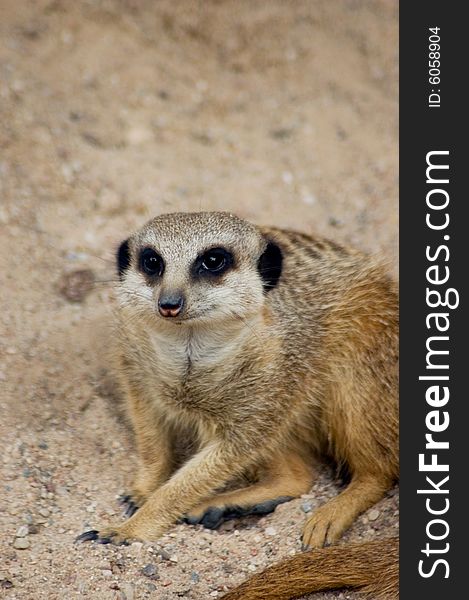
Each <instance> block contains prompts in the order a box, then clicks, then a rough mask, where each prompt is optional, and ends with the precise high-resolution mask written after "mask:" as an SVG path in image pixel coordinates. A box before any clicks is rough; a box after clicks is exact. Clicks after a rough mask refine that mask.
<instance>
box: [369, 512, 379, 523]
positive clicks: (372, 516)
mask: <svg viewBox="0 0 469 600" xmlns="http://www.w3.org/2000/svg"><path fill="white" fill-rule="evenodd" d="M378 517H379V510H376V509H373V510H370V512H369V513H368V519H369V520H370V521H376V519H377V518H378Z"/></svg>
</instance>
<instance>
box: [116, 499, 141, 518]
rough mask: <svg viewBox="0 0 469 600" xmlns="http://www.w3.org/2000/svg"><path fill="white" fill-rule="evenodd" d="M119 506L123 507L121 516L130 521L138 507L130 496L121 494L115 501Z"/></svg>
mask: <svg viewBox="0 0 469 600" xmlns="http://www.w3.org/2000/svg"><path fill="white" fill-rule="evenodd" d="M117 501H118V502H119V504H120V505H121V506H123V507H124V512H123V516H124V518H126V519H130V517H131V516H132V515H133V514H135V513H136V512H137V510H138V509H139V508H140V506H139V505H138V504H137V503H136V502H134V500H132V496H131V495H130V494H123V495H122V496H119V498H118V499H117Z"/></svg>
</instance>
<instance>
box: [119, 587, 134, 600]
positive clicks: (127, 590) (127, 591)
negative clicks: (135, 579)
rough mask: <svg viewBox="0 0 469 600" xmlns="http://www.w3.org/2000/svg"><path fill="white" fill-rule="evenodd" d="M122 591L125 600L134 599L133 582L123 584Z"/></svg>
mask: <svg viewBox="0 0 469 600" xmlns="http://www.w3.org/2000/svg"><path fill="white" fill-rule="evenodd" d="M121 593H122V594H123V596H124V598H125V600H134V598H135V587H134V586H133V585H132V584H131V583H124V584H122V585H121Z"/></svg>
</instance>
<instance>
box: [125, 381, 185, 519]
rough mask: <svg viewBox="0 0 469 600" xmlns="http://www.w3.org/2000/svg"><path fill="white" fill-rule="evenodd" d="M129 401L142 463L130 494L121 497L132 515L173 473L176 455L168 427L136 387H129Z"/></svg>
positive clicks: (127, 513) (129, 514)
mask: <svg viewBox="0 0 469 600" xmlns="http://www.w3.org/2000/svg"><path fill="white" fill-rule="evenodd" d="M128 403H129V407H130V415H131V419H132V424H133V428H134V431H135V440H136V444H137V451H138V457H139V463H140V464H139V466H138V470H137V474H136V477H135V480H134V483H133V486H132V490H131V492H130V494H129V495H128V496H124V497H122V498H121V501H122V503H123V504H126V505H127V510H126V512H125V515H126V516H128V517H130V516H132V514H133V513H134V512H135V511H136V510H137V509H138V508H139V507H140V506H141V505H142V504H143V503H144V502H145V501H146V499H147V498H148V496H149V495H150V494H151V493H152V492H154V491H155V490H156V489H157V488H158V487H160V486H161V485H162V484H163V483H164V482H165V481H167V479H169V477H170V475H171V470H172V467H173V456H172V448H171V438H170V433H169V431H168V427H167V426H166V427H165V426H164V424H163V423H162V419H161V418H160V417H159V415H158V414H157V413H156V412H155V410H154V408H153V407H151V406H150V405H149V404H148V403H147V402H146V401H145V400H142V397H141V396H140V395H138V393H137V392H136V391H133V390H132V391H128Z"/></svg>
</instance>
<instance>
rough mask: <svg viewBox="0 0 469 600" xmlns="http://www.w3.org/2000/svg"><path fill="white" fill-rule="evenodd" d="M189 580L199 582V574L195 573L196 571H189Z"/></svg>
mask: <svg viewBox="0 0 469 600" xmlns="http://www.w3.org/2000/svg"><path fill="white" fill-rule="evenodd" d="M191 581H192V582H193V583H199V581H200V575H199V574H198V573H197V571H192V573H191Z"/></svg>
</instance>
